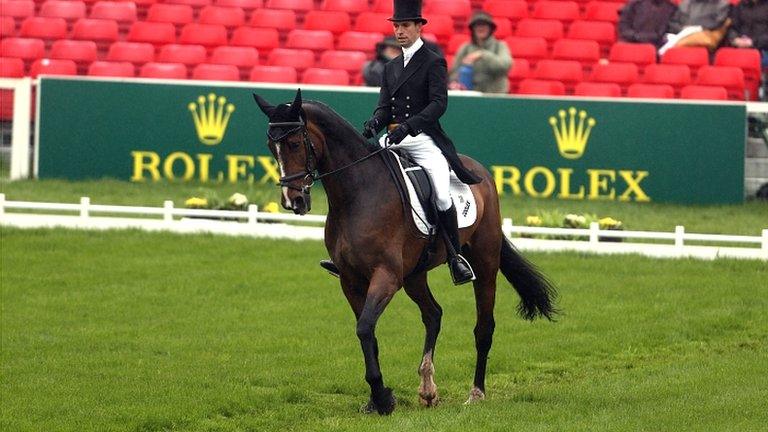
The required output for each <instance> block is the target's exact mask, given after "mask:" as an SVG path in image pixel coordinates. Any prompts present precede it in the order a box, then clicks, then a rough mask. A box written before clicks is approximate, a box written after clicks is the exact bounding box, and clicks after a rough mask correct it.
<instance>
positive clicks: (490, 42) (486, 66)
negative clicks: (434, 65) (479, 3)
mask: <svg viewBox="0 0 768 432" xmlns="http://www.w3.org/2000/svg"><path fill="white" fill-rule="evenodd" d="M495 30H496V24H495V23H494V22H493V18H491V16H490V15H488V14H487V13H486V12H483V11H478V12H476V13H475V14H474V15H473V16H472V19H470V20H469V31H470V33H471V34H472V39H471V40H470V41H469V42H467V43H465V44H464V45H462V46H461V48H459V51H458V52H457V53H456V57H455V58H454V61H453V67H452V68H451V73H450V80H451V83H450V86H449V88H451V89H452V90H476V91H480V92H483V93H507V92H509V80H508V78H507V74H508V73H509V69H510V68H511V67H512V56H511V55H510V54H509V48H507V44H505V43H504V42H501V41H499V40H498V39H496V38H495V37H493V32H494V31H495Z"/></svg>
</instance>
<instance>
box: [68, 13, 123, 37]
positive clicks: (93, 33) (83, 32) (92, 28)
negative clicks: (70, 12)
mask: <svg viewBox="0 0 768 432" xmlns="http://www.w3.org/2000/svg"><path fill="white" fill-rule="evenodd" d="M117 37H118V26H117V22H116V21H112V20H103V19H89V18H81V19H79V20H77V21H76V22H75V25H74V27H72V39H78V40H92V41H95V42H114V41H116V40H117Z"/></svg>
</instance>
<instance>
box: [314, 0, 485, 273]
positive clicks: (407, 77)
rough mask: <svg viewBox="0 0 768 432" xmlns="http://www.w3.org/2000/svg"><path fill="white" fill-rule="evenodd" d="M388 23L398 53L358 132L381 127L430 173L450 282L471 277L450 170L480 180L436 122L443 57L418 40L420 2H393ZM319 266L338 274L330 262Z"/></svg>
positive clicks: (444, 87) (444, 93)
mask: <svg viewBox="0 0 768 432" xmlns="http://www.w3.org/2000/svg"><path fill="white" fill-rule="evenodd" d="M389 21H391V22H392V27H393V29H394V33H395V38H396V39H397V43H398V44H399V45H400V47H401V48H402V50H403V54H402V55H400V56H398V57H396V58H394V59H393V60H391V61H390V62H389V63H387V64H386V65H385V66H384V76H383V78H382V83H381V91H380V93H379V103H378V105H377V107H376V110H375V111H374V113H373V116H372V117H371V118H370V119H369V120H368V121H366V122H365V123H364V125H363V136H365V137H366V138H369V139H370V138H373V136H374V135H376V134H378V133H379V132H380V131H381V130H382V129H383V128H384V127H386V128H387V132H388V133H387V135H385V136H383V137H382V138H381V139H380V140H379V144H380V145H381V146H382V147H384V146H385V145H390V147H391V148H394V149H400V150H401V151H404V152H406V153H408V155H410V157H411V158H412V159H413V160H414V161H415V162H416V163H418V164H419V165H421V166H422V167H424V169H425V171H427V173H428V174H429V177H430V179H431V180H432V184H433V186H434V193H435V204H436V207H437V214H438V219H439V222H440V225H441V227H442V229H443V230H445V233H446V234H447V235H446V236H445V237H446V249H447V250H448V266H449V268H450V271H451V277H452V278H453V283H454V284H456V285H460V284H464V283H467V282H470V281H472V280H474V278H475V274H474V272H473V271H472V268H471V267H470V265H469V263H468V262H467V260H465V259H464V257H462V256H461V254H460V252H461V244H460V241H459V229H458V221H457V217H456V206H454V204H453V201H452V200H451V195H450V193H449V186H450V169H453V171H454V172H455V173H456V175H457V176H458V178H459V179H460V180H461V181H462V182H464V183H467V184H476V183H479V182H480V181H481V178H480V177H478V176H477V175H475V174H474V173H473V172H472V171H470V170H469V169H467V168H466V167H465V166H464V165H463V164H462V163H461V160H460V159H459V156H458V154H457V153H456V149H455V147H454V146H453V143H452V142H451V140H450V138H448V136H447V135H446V133H445V131H443V128H442V127H441V126H440V121H439V119H440V117H441V116H442V115H443V113H445V110H446V108H447V106H448V79H447V66H446V62H445V59H444V58H442V57H440V56H439V55H437V54H435V53H434V52H433V51H431V50H429V49H428V48H427V47H426V46H425V45H424V41H423V40H422V39H421V30H422V27H423V26H424V25H425V24H426V23H427V20H426V19H424V18H422V17H421V1H420V0H394V14H393V16H392V17H391V18H389ZM321 266H323V267H324V268H326V269H327V270H328V271H330V272H331V273H335V274H338V269H337V268H336V266H335V264H334V263H333V262H331V261H329V260H324V261H322V262H321Z"/></svg>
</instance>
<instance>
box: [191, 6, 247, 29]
mask: <svg viewBox="0 0 768 432" xmlns="http://www.w3.org/2000/svg"><path fill="white" fill-rule="evenodd" d="M198 22H199V23H200V24H220V25H223V26H225V27H239V26H241V25H244V24H245V11H243V10H242V9H241V8H239V7H222V6H205V7H204V8H203V9H201V10H200V16H199V17H198Z"/></svg>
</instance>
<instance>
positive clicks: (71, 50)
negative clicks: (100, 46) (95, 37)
mask: <svg viewBox="0 0 768 432" xmlns="http://www.w3.org/2000/svg"><path fill="white" fill-rule="evenodd" d="M96 55H97V49H96V42H93V41H82V40H81V41H78V40H69V39H61V40H57V41H56V42H54V43H53V45H52V46H51V55H50V57H51V58H52V59H61V60H73V61H75V62H77V63H91V62H93V61H95V60H96Z"/></svg>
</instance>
